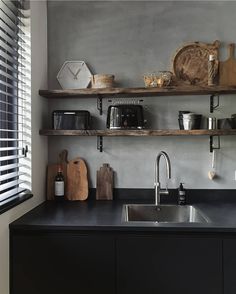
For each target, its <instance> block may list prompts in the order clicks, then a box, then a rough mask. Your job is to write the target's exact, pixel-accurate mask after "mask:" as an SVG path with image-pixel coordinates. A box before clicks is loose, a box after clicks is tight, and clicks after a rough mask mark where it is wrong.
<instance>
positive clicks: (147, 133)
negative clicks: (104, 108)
mask: <svg viewBox="0 0 236 294" xmlns="http://www.w3.org/2000/svg"><path fill="white" fill-rule="evenodd" d="M39 134H40V135H44V136H102V137H118V136H120V137H121V136H133V137H152V136H153V137H154V136H230V135H236V129H229V130H51V129H48V130H40V131H39Z"/></svg>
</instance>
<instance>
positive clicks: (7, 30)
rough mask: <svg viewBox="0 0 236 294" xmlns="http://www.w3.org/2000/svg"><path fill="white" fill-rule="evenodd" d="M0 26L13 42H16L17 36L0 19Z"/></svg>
mask: <svg viewBox="0 0 236 294" xmlns="http://www.w3.org/2000/svg"><path fill="white" fill-rule="evenodd" d="M0 26H1V28H3V29H4V31H5V32H6V33H7V34H8V35H9V36H11V37H12V39H14V40H16V41H17V40H18V36H17V34H16V33H15V32H14V31H13V30H12V29H11V28H10V27H9V26H8V25H6V23H5V22H4V21H3V20H2V19H1V18H0Z"/></svg>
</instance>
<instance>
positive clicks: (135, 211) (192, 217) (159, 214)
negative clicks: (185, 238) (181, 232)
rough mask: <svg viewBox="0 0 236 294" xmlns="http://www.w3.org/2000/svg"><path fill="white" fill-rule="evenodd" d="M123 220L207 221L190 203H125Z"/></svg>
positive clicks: (163, 221)
mask: <svg viewBox="0 0 236 294" xmlns="http://www.w3.org/2000/svg"><path fill="white" fill-rule="evenodd" d="M122 220H123V221H124V222H158V223H207V222H209V220H208V219H207V217H206V216H205V215H204V214H203V213H202V212H201V211H199V210H198V209H197V208H195V207H194V206H192V205H182V206H181V205H158V206H156V205H152V204H145V205H143V204H127V205H124V206H123V211H122Z"/></svg>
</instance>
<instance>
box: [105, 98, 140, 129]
mask: <svg viewBox="0 0 236 294" xmlns="http://www.w3.org/2000/svg"><path fill="white" fill-rule="evenodd" d="M107 128H108V129H143V128H144V118H143V107H142V106H141V105H135V104H118V105H110V106H109V107H108V112H107Z"/></svg>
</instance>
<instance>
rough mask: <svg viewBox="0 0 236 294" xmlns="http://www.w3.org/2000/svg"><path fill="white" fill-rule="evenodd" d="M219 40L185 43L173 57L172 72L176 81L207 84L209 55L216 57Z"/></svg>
mask: <svg viewBox="0 0 236 294" xmlns="http://www.w3.org/2000/svg"><path fill="white" fill-rule="evenodd" d="M219 46H220V42H219V41H215V42H214V43H213V44H206V43H200V42H193V43H187V44H185V45H184V46H182V47H181V48H179V49H178V50H177V52H176V53H175V55H174V58H173V73H174V74H175V76H176V79H177V81H179V82H182V83H186V84H190V85H207V81H208V60H209V55H210V54H211V55H214V56H215V57H216V59H218V48H219Z"/></svg>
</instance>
